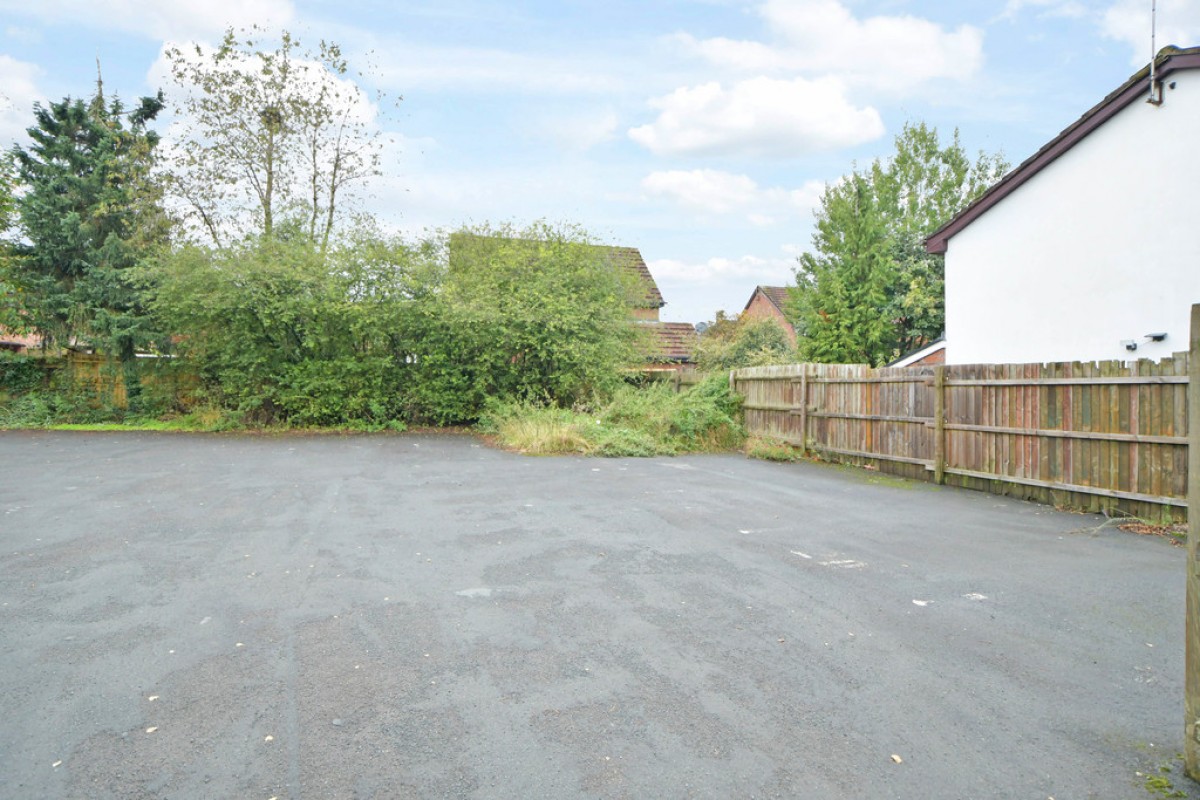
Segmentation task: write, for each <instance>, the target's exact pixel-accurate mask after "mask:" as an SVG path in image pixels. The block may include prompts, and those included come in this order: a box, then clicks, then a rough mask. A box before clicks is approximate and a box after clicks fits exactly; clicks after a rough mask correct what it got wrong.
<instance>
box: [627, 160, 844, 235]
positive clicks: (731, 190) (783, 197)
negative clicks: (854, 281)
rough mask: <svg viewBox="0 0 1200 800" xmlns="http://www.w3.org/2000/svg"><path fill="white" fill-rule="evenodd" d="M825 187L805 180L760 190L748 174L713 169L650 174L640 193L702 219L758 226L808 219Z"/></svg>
mask: <svg viewBox="0 0 1200 800" xmlns="http://www.w3.org/2000/svg"><path fill="white" fill-rule="evenodd" d="M824 188H825V187H824V184H822V183H821V182H820V181H808V182H806V183H805V184H804V186H803V187H802V188H800V189H782V188H762V187H760V186H759V185H758V184H757V183H756V182H755V181H754V180H753V179H751V178H750V177H749V176H747V175H735V174H733V173H730V172H721V171H719V170H712V169H695V170H667V171H661V172H652V173H650V174H649V175H647V176H646V177H645V178H643V179H642V190H643V191H644V192H645V193H646V194H647V195H649V196H651V197H661V198H665V199H667V200H670V201H672V202H674V203H677V204H679V205H680V206H682V207H683V208H685V209H687V210H689V211H692V212H695V213H697V214H700V215H702V216H721V217H733V216H736V217H738V218H739V219H745V220H746V221H748V222H750V224H752V225H755V226H758V227H767V226H769V225H774V224H775V223H777V222H779V221H781V219H782V220H788V219H792V220H794V219H795V218H796V217H797V216H803V217H805V218H806V219H807V218H808V217H810V216H811V213H812V210H813V209H814V208H815V207H816V206H817V204H818V203H819V202H820V198H821V193H822V192H823V191H824Z"/></svg>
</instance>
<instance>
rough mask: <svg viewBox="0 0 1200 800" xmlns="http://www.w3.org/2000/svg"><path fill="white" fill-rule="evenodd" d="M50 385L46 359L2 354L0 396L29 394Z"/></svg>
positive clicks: (0, 356)
mask: <svg viewBox="0 0 1200 800" xmlns="http://www.w3.org/2000/svg"><path fill="white" fill-rule="evenodd" d="M49 383H50V368H49V366H48V365H47V364H46V359H44V358H39V357H36V356H27V355H20V354H16V353H6V352H0V395H10V396H11V395H22V394H28V393H29V392H32V391H34V390H36V389H44V388H46V387H47V386H48V385H49Z"/></svg>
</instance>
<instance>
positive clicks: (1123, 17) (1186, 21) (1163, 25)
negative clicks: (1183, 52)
mask: <svg viewBox="0 0 1200 800" xmlns="http://www.w3.org/2000/svg"><path fill="white" fill-rule="evenodd" d="M1100 28H1101V31H1102V32H1103V33H1104V35H1105V36H1106V37H1108V38H1110V39H1116V40H1117V41H1120V42H1125V43H1127V44H1128V45H1129V47H1130V58H1129V63H1130V64H1132V65H1135V66H1141V65H1145V64H1148V63H1150V6H1149V4H1147V3H1146V2H1144V0H1118V2H1116V3H1113V4H1111V5H1110V6H1108V7H1107V8H1106V9H1105V10H1104V13H1103V15H1102V17H1101V20H1100ZM1157 28H1158V32H1157V39H1158V46H1159V47H1160V48H1161V47H1164V46H1166V45H1168V44H1175V45H1179V46H1180V47H1189V46H1191V45H1195V44H1198V43H1200V0H1158V21H1157Z"/></svg>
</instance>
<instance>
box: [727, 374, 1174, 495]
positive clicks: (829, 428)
mask: <svg viewBox="0 0 1200 800" xmlns="http://www.w3.org/2000/svg"><path fill="white" fill-rule="evenodd" d="M1187 366H1188V358H1187V354H1186V353H1179V354H1176V355H1175V356H1174V357H1172V358H1168V359H1165V360H1163V361H1161V362H1159V363H1154V362H1151V361H1149V360H1147V359H1142V360H1141V361H1137V362H1133V363H1130V364H1126V363H1122V362H1117V361H1108V362H1103V363H1089V364H1085V363H1079V362H1074V363H1061V364H1001V365H979V364H972V365H951V366H945V367H941V368H936V367H911V368H883V369H871V368H869V367H866V366H863V365H850V364H796V365H788V366H783V367H754V368H750V369H743V370H736V371H735V372H734V373H732V375H731V378H730V379H731V382H732V384H733V386H734V388H735V389H736V390H737V391H739V392H740V393H741V394H742V395H743V397H744V398H745V409H746V412H745V413H746V425H747V428H748V430H749V431H750V433H752V434H756V435H762V436H768V437H773V438H777V439H781V440H783V441H787V442H790V443H792V444H794V445H796V446H799V447H803V448H805V449H812V450H813V451H815V452H816V453H818V454H820V455H822V456H824V457H826V458H830V459H833V460H838V461H846V462H849V463H856V464H866V465H871V466H874V467H876V468H878V469H880V470H883V471H887V472H892V473H897V474H903V475H908V476H912V477H921V478H924V479H927V480H944V482H945V483H948V484H951V485H957V486H964V487H969V488H975V489H983V490H987V491H993V492H997V493H1002V494H1009V495H1015V496H1020V497H1027V498H1030V499H1036V500H1040V501H1043V502H1049V503H1054V504H1058V505H1069V506H1072V507H1077V508H1085V509H1089V510H1093V511H1120V512H1124V513H1129V514H1133V515H1135V516H1139V517H1144V518H1162V519H1174V518H1179V517H1182V515H1183V509H1184V508H1186V497H1187V439H1186V436H1187V403H1186V400H1187Z"/></svg>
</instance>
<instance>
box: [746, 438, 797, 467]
mask: <svg viewBox="0 0 1200 800" xmlns="http://www.w3.org/2000/svg"><path fill="white" fill-rule="evenodd" d="M745 452H746V456H747V457H749V458H761V459H763V460H764V461H799V460H800V451H799V450H797V449H796V448H795V447H793V446H792V445H790V444H788V443H787V442H783V441H780V440H778V439H771V438H769V437H765V436H751V437H750V438H749V439H747V440H746V447H745Z"/></svg>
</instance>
